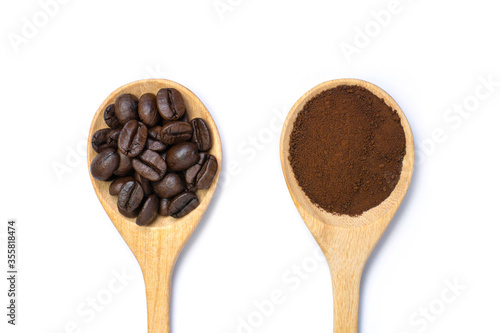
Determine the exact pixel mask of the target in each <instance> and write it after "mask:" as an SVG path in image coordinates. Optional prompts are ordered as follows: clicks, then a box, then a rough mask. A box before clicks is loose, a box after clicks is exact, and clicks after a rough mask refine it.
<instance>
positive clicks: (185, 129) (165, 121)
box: [90, 88, 218, 226]
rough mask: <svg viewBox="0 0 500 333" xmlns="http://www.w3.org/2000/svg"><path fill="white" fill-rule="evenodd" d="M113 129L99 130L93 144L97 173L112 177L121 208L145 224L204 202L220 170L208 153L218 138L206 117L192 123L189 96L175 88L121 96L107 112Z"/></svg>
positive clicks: (99, 176) (183, 212)
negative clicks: (201, 192)
mask: <svg viewBox="0 0 500 333" xmlns="http://www.w3.org/2000/svg"><path fill="white" fill-rule="evenodd" d="M104 121H105V122H106V124H107V125H108V126H109V128H105V129H101V130H98V131H97V132H95V133H94V135H93V137H92V147H93V148H94V150H95V151H96V152H97V153H98V155H97V157H96V158H95V159H94V160H93V161H92V164H91V166H90V171H91V173H92V176H93V177H94V178H95V179H97V180H100V181H112V183H111V185H110V186H109V193H110V194H111V195H113V196H118V210H119V211H120V213H121V214H122V215H124V216H126V217H129V218H137V219H136V223H137V224H138V225H140V226H145V225H149V224H151V223H152V222H153V221H154V220H155V219H156V217H157V215H158V214H159V215H161V216H172V217H175V218H180V217H183V216H186V215H187V214H188V213H190V212H191V211H193V210H194V209H195V208H196V207H197V206H198V204H199V200H198V197H197V195H196V191H197V190H203V189H207V188H208V187H209V186H210V184H211V183H212V181H213V179H214V177H215V175H216V173H217V168H218V165H217V159H216V158H215V157H214V156H213V155H210V154H209V153H208V151H209V150H210V148H211V147H212V138H211V135H210V129H209V127H208V125H207V123H206V122H205V121H204V120H203V119H201V118H194V119H191V121H188V116H187V112H186V106H185V104H184V99H183V97H182V95H181V93H180V92H179V91H177V90H176V89H173V88H164V89H160V90H159V91H158V93H157V95H154V94H151V93H147V94H144V95H142V96H141V97H140V98H139V99H138V98H137V97H136V96H134V95H132V94H123V95H120V96H119V97H118V98H117V99H116V101H115V103H114V104H111V105H108V106H107V107H106V110H105V111H104Z"/></svg>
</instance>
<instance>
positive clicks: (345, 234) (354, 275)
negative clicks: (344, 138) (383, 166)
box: [280, 79, 415, 333]
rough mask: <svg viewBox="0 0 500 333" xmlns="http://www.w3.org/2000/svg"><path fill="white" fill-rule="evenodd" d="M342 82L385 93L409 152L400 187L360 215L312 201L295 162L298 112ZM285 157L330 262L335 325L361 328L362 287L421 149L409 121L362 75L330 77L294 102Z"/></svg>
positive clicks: (341, 329) (340, 332)
mask: <svg viewBox="0 0 500 333" xmlns="http://www.w3.org/2000/svg"><path fill="white" fill-rule="evenodd" d="M339 85H353V86H354V85H357V86H361V87H363V88H366V89H368V90H369V91H371V92H372V93H373V94H375V95H376V96H377V97H379V98H382V99H383V100H384V101H385V103H387V105H389V106H390V107H391V108H392V109H394V110H395V111H396V112H397V113H398V115H399V117H400V118H401V125H402V126H403V130H404V133H405V137H406V155H405V157H404V159H403V166H402V171H401V175H400V179H399V181H398V183H397V185H396V187H395V188H394V190H393V191H392V193H391V195H390V196H389V197H388V198H387V199H385V200H384V201H383V202H382V203H381V204H379V205H378V206H376V207H373V208H372V209H370V210H368V211H366V212H364V213H363V214H361V215H359V216H349V215H339V214H331V213H329V212H326V211H325V210H323V209H321V208H319V207H318V206H316V205H315V204H314V203H312V201H311V200H310V199H309V197H308V196H307V195H306V194H305V193H304V191H303V190H302V188H301V187H300V185H299V184H298V182H297V180H296V178H295V175H294V173H293V170H292V166H291V165H290V161H289V156H290V153H289V147H290V136H291V133H292V130H293V125H294V123H295V120H296V118H297V115H298V114H299V112H300V111H301V110H302V109H303V108H304V106H305V105H306V103H307V102H309V101H310V100H311V99H312V98H314V97H315V96H317V95H318V94H320V93H321V92H322V91H325V90H328V89H332V88H335V87H337V86H339ZM280 156H281V166H282V169H283V174H284V176H285V181H286V184H287V187H288V190H289V191H290V194H291V197H292V199H293V202H294V203H295V206H296V207H297V210H298V211H299V213H300V215H301V216H302V219H303V220H304V222H305V224H306V225H307V227H308V228H309V230H310V231H311V234H312V235H313V236H314V238H315V239H316V241H317V242H318V245H319V246H320V248H321V250H322V251H323V253H324V255H325V257H326V259H327V261H328V264H329V267H330V273H331V276H332V286H333V295H334V311H335V314H334V330H335V332H336V333H347V332H349V333H355V332H357V331H358V329H357V325H358V306H359V288H360V281H361V275H362V273H363V269H364V266H365V264H366V261H367V260H368V258H369V256H370V254H371V252H372V250H373V249H374V247H375V245H376V244H377V243H378V241H379V240H380V238H381V237H382V235H383V233H384V231H385V229H386V228H387V226H388V225H389V223H390V222H391V219H392V218H393V216H394V214H395V213H396V211H397V209H398V208H399V206H400V204H401V202H402V201H403V199H404V197H405V195H406V192H407V190H408V187H409V185H410V181H411V177H412V174H413V166H414V159H415V151H414V143H413V135H412V132H411V128H410V125H409V123H408V120H407V119H406V117H405V115H404V113H403V111H402V110H401V108H400V107H399V106H398V104H397V103H396V102H395V101H394V99H392V98H391V96H389V94H387V93H386V92H385V91H383V90H382V89H380V88H379V87H377V86H375V85H374V84H372V83H369V82H366V81H362V80H357V79H339V80H332V81H327V82H324V83H322V84H319V85H318V86H316V87H314V88H312V89H311V90H309V91H308V92H307V93H306V94H305V95H303V96H302V97H301V98H300V99H299V100H298V101H297V102H296V103H295V105H294V106H293V107H292V109H291V111H290V112H289V114H288V116H287V118H286V120H285V123H284V125H283V130H282V133H281V141H280Z"/></svg>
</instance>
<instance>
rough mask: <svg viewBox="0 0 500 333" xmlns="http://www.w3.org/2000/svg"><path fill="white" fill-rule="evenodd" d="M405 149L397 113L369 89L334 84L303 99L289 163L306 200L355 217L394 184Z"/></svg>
mask: <svg viewBox="0 0 500 333" xmlns="http://www.w3.org/2000/svg"><path fill="white" fill-rule="evenodd" d="M405 154H406V139H405V133H404V130H403V127H402V125H401V119H400V118H399V115H398V114H397V113H396V111H395V110H393V109H392V108H391V107H390V106H388V105H387V104H386V103H385V102H384V100H383V99H380V98H378V97H377V96H375V95H374V94H373V93H372V92H370V91H369V90H367V89H365V88H363V87H360V86H347V85H342V86H337V87H336V88H332V89H329V90H326V91H323V92H322V93H320V94H318V95H317V96H315V97H314V98H312V99H311V100H310V101H309V102H307V103H306V105H305V106H304V108H303V110H301V111H300V112H299V114H298V116H297V119H296V121H295V123H294V125H293V130H292V133H291V138H290V156H289V160H290V164H291V166H292V169H293V172H294V174H295V177H296V179H297V181H298V183H299V185H300V187H301V188H302V189H303V191H304V192H305V194H306V195H307V196H308V197H309V199H310V200H311V201H312V202H313V203H314V204H316V205H317V206H319V207H320V208H322V209H324V210H326V211H327V212H330V213H336V214H347V215H350V216H357V215H360V214H362V213H363V212H365V211H367V210H369V209H371V208H373V207H375V206H378V205H379V204H380V203H382V202H383V201H384V200H385V199H386V198H387V197H389V195H390V194H391V192H392V191H393V190H394V188H395V187H396V184H397V183H398V181H399V177H400V174H401V169H402V164H403V159H404V156H405Z"/></svg>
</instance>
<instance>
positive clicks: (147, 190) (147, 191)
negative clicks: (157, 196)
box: [134, 172, 153, 196]
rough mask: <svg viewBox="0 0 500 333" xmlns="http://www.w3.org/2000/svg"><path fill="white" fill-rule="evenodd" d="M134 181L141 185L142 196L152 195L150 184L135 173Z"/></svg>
mask: <svg viewBox="0 0 500 333" xmlns="http://www.w3.org/2000/svg"><path fill="white" fill-rule="evenodd" d="M134 179H135V181H136V182H138V183H139V184H140V185H141V187H142V190H143V191H144V195H146V196H148V195H150V194H152V193H153V186H152V185H151V182H150V181H149V180H147V179H146V178H144V177H143V176H141V175H140V174H139V173H137V172H136V173H135V175H134Z"/></svg>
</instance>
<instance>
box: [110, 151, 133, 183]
mask: <svg viewBox="0 0 500 333" xmlns="http://www.w3.org/2000/svg"><path fill="white" fill-rule="evenodd" d="M118 156H120V163H118V168H117V169H116V170H115V175H117V176H118V177H124V176H127V175H129V174H131V173H132V172H133V171H134V168H133V167H132V159H131V158H130V157H127V156H126V155H124V154H122V153H121V152H120V151H118Z"/></svg>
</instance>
